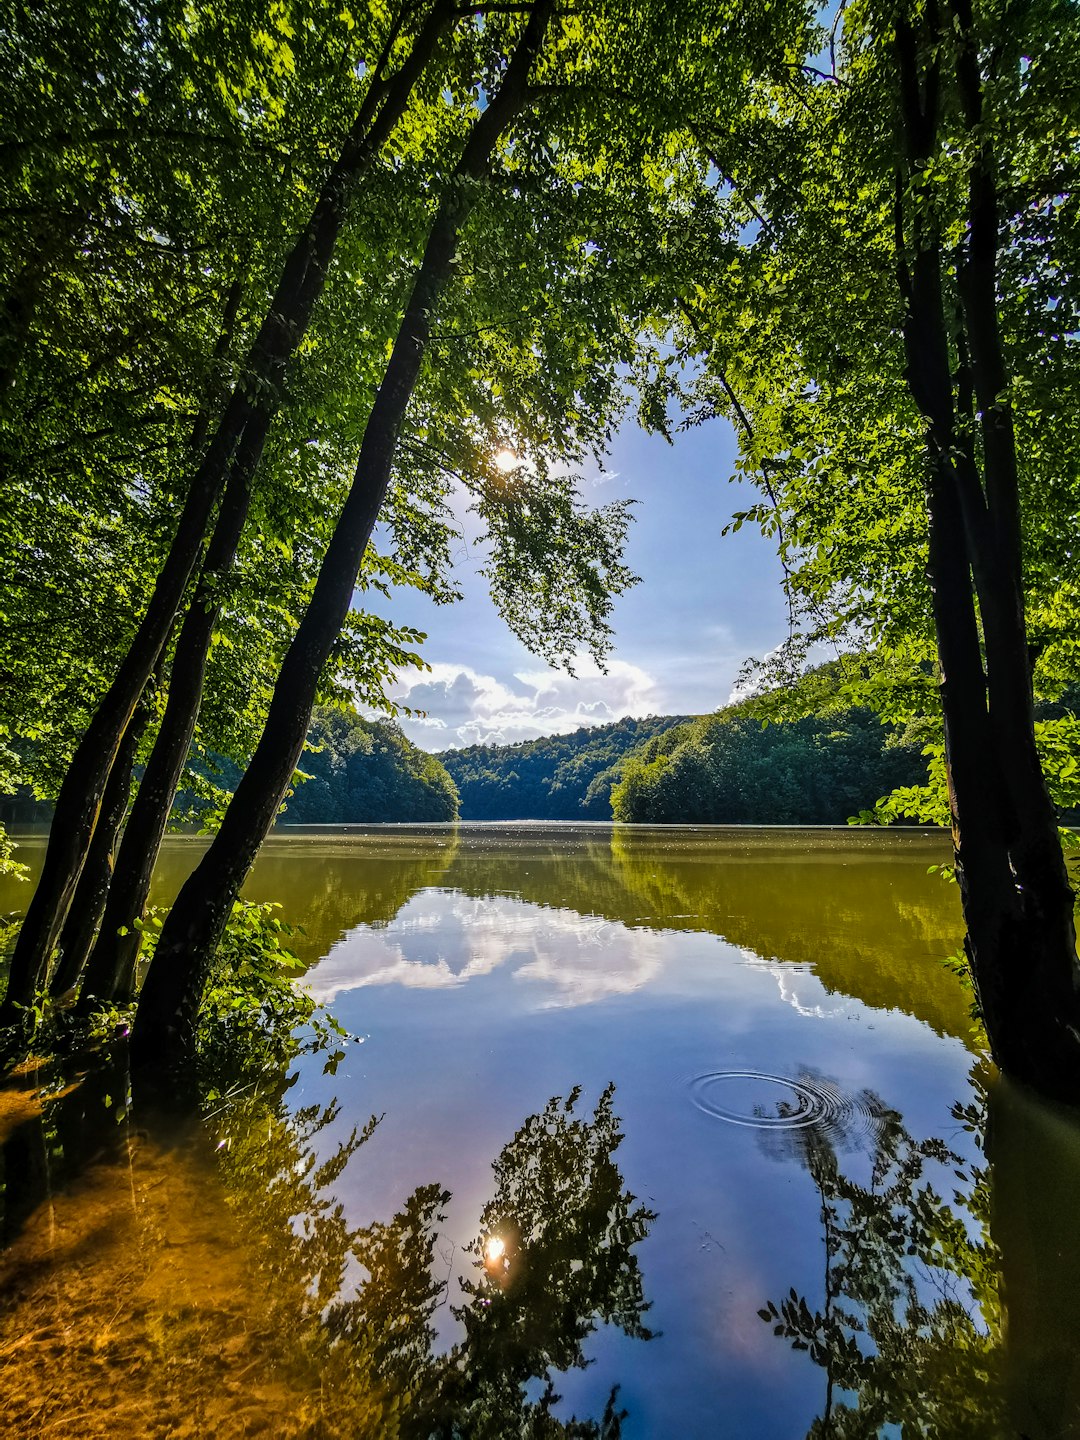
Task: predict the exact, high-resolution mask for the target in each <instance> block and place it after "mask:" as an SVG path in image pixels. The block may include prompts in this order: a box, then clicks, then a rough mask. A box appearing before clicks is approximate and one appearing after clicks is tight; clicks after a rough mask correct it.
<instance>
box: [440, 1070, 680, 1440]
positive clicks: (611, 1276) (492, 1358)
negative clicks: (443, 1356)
mask: <svg viewBox="0 0 1080 1440" xmlns="http://www.w3.org/2000/svg"><path fill="white" fill-rule="evenodd" d="M614 1093H615V1087H614V1086H613V1085H609V1086H608V1088H607V1089H606V1090H605V1091H604V1093H603V1094H602V1095H601V1097H600V1100H599V1102H598V1103H597V1106H596V1110H595V1112H594V1114H593V1117H592V1119H591V1120H583V1119H578V1118H575V1117H574V1113H573V1112H574V1106H575V1105H576V1103H577V1101H578V1099H579V1096H580V1091H579V1090H577V1089H575V1090H574V1091H572V1092H571V1094H570V1095H569V1096H568V1097H567V1099H566V1100H565V1101H559V1100H556V1099H552V1100H550V1101H549V1102H548V1104H547V1105H546V1106H545V1108H544V1110H543V1111H542V1112H541V1113H540V1114H538V1115H531V1116H530V1117H529V1118H528V1119H527V1120H526V1121H525V1123H524V1124H523V1125H522V1127H521V1128H520V1130H519V1131H518V1132H517V1134H516V1135H515V1136H514V1138H513V1140H511V1141H510V1143H509V1144H508V1145H507V1146H506V1147H505V1148H504V1150H503V1152H502V1154H501V1155H500V1156H499V1158H498V1159H497V1160H496V1161H495V1165H494V1171H495V1179H496V1183H497V1188H496V1191H495V1194H494V1196H493V1197H492V1198H491V1199H490V1200H489V1201H488V1203H487V1205H486V1206H485V1207H484V1210H483V1213H482V1215H481V1217H480V1226H481V1235H480V1237H479V1238H478V1239H477V1240H476V1241H474V1243H473V1245H472V1247H471V1250H472V1254H473V1255H474V1256H475V1266H476V1269H477V1271H478V1272H479V1274H478V1277H477V1278H476V1279H475V1280H463V1281H462V1290H463V1292H464V1294H465V1296H466V1297H467V1300H466V1303H465V1304H464V1305H461V1306H457V1307H455V1309H454V1312H453V1313H454V1315H455V1317H456V1318H457V1319H458V1320H459V1321H461V1323H462V1324H463V1325H464V1327H465V1338H464V1340H463V1341H461V1342H460V1344H458V1345H456V1346H455V1347H454V1349H453V1351H452V1352H451V1354H450V1356H449V1357H448V1369H447V1378H446V1382H445V1383H444V1385H443V1387H442V1390H443V1393H442V1396H441V1400H440V1417H439V1420H440V1423H439V1424H438V1426H437V1427H436V1429H435V1430H434V1432H433V1433H435V1434H437V1435H439V1436H446V1437H451V1436H465V1435H467V1436H470V1437H472V1436H475V1437H478V1440H479V1437H483V1436H493V1437H495V1436H500V1435H506V1434H516V1433H521V1434H532V1433H534V1429H533V1427H534V1426H535V1425H539V1424H540V1419H541V1417H544V1418H543V1424H542V1425H540V1428H539V1429H538V1430H536V1431H535V1433H538V1434H552V1435H554V1434H560V1433H568V1434H575V1435H578V1434H580V1435H593V1434H614V1433H617V1417H616V1416H615V1415H614V1413H613V1404H612V1403H611V1402H609V1407H608V1415H607V1417H606V1419H605V1422H604V1423H603V1428H602V1429H601V1430H600V1431H597V1430H596V1429H595V1427H586V1428H581V1427H580V1426H578V1427H577V1428H575V1429H573V1430H571V1431H565V1432H564V1431H562V1430H561V1429H559V1428H556V1425H555V1422H554V1420H552V1419H551V1417H550V1415H549V1414H548V1409H549V1407H550V1405H551V1404H552V1403H553V1402H554V1399H555V1398H556V1397H555V1395H554V1393H553V1391H552V1388H551V1371H552V1370H569V1369H571V1368H581V1367H583V1366H584V1365H585V1363H586V1362H585V1356H584V1351H583V1343H584V1341H585V1339H586V1338H587V1337H588V1336H589V1335H590V1334H591V1333H592V1332H593V1330H594V1329H595V1328H596V1324H597V1321H598V1320H601V1321H604V1322H605V1323H609V1324H616V1325H618V1326H619V1328H620V1329H621V1330H623V1331H624V1333H626V1334H627V1335H633V1336H637V1337H639V1338H641V1339H646V1340H647V1339H649V1338H651V1337H650V1332H649V1331H648V1330H647V1329H646V1328H645V1326H644V1325H643V1324H642V1318H641V1317H642V1315H643V1314H644V1312H645V1310H646V1309H647V1306H646V1302H645V1297H644V1292H643V1288H642V1280H641V1272H640V1270H639V1269H638V1264H637V1260H636V1258H635V1257H634V1256H633V1255H632V1254H631V1247H632V1246H634V1245H637V1244H638V1243H639V1242H640V1241H641V1240H643V1239H644V1238H645V1235H646V1234H647V1232H648V1227H649V1224H650V1223H651V1221H652V1220H654V1219H655V1216H654V1215H653V1214H652V1212H651V1211H649V1210H647V1209H646V1208H645V1207H644V1206H643V1205H638V1206H635V1204H634V1200H635V1197H634V1196H633V1195H631V1194H630V1193H629V1192H627V1191H626V1190H624V1189H623V1181H622V1175H621V1174H620V1173H619V1169H618V1167H617V1166H616V1164H615V1162H614V1160H613V1158H612V1156H613V1154H614V1151H615V1149H616V1147H617V1146H618V1144H619V1142H620V1141H621V1140H622V1136H621V1135H620V1133H619V1129H618V1120H617V1118H616V1117H615V1115H614V1113H613V1111H612V1102H613V1099H614ZM493 1242H494V1246H493ZM533 1378H542V1379H543V1380H544V1381H545V1382H546V1386H547V1389H546V1391H545V1394H544V1396H543V1397H542V1398H541V1400H540V1402H539V1403H538V1404H532V1403H530V1402H529V1401H527V1400H526V1398H525V1386H526V1383H527V1382H528V1381H529V1380H530V1379H533ZM612 1427H615V1428H612Z"/></svg>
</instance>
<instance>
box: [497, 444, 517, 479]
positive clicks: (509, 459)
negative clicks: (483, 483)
mask: <svg viewBox="0 0 1080 1440" xmlns="http://www.w3.org/2000/svg"><path fill="white" fill-rule="evenodd" d="M495 464H496V466H497V468H498V469H500V470H501V471H502V472H503V474H504V475H508V474H509V473H510V471H511V470H516V469H517V467H518V466H519V465H520V464H521V459H520V457H519V456H517V455H515V454H514V452H513V451H512V450H500V451H499V453H498V454H497V455H496V456H495Z"/></svg>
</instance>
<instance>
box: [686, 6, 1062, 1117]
mask: <svg viewBox="0 0 1080 1440" xmlns="http://www.w3.org/2000/svg"><path fill="white" fill-rule="evenodd" d="M1076 23H1077V20H1076V14H1075V11H1074V10H1073V9H1072V8H1071V7H1068V6H1057V5H1053V4H1051V5H1048V6H1045V7H1029V8H1028V9H1025V10H1024V11H1023V13H1022V14H1021V13H1020V12H1017V11H1015V10H1014V9H1012V8H1011V7H1010V8H1009V9H1008V10H1007V11H1006V9H1005V8H1004V7H999V6H997V5H994V4H986V5H980V6H978V7H977V8H976V9H972V7H971V6H970V5H969V4H966V3H964V0H956V3H949V4H947V5H943V6H939V5H938V4H936V3H934V0H931V3H927V4H924V5H920V6H919V7H917V9H916V10H914V11H909V10H908V8H907V7H894V6H891V5H887V4H886V5H876V4H861V5H857V6H847V7H845V8H844V9H843V10H842V11H841V12H840V13H839V14H838V16H837V24H836V27H835V29H834V31H833V34H832V37H831V50H830V37H829V35H828V34H827V33H826V34H824V35H823V36H822V37H821V41H820V44H821V47H822V49H823V50H824V52H825V53H826V54H829V55H831V57H832V59H831V61H830V64H834V65H835V68H826V69H822V67H821V66H820V65H803V66H793V67H792V70H791V73H789V74H788V75H787V76H785V77H782V78H781V79H778V80H770V81H768V82H763V83H761V84H760V85H759V86H758V87H756V94H754V96H753V98H752V101H751V104H750V105H749V106H748V108H747V111H746V112H745V115H744V119H743V125H744V130H743V133H744V136H745V137H746V139H747V142H748V144H747V147H746V150H745V151H744V154H743V155H742V157H740V158H738V159H737V160H736V162H735V163H734V164H733V167H732V170H731V174H732V177H733V180H732V187H733V188H732V191H731V198H730V204H731V214H732V216H733V218H734V217H741V218H742V222H743V225H744V230H743V244H742V247H741V252H740V253H739V254H738V255H737V256H736V257H733V259H732V262H731V264H730V266H729V269H728V271H727V273H726V275H725V276H724V277H723V279H722V281H718V282H717V283H716V284H715V285H713V284H710V285H709V286H705V285H702V286H701V288H700V289H699V290H698V291H695V292H692V293H688V294H687V295H686V296H685V297H684V299H685V309H686V313H687V316H688V318H687V320H686V334H687V336H688V343H689V344H690V345H691V346H693V347H697V349H698V352H699V353H702V354H703V355H705V356H706V360H705V366H706V369H707V371H708V378H707V380H706V381H705V383H704V384H703V385H702V386H700V387H699V389H698V397H699V402H700V405H701V408H700V410H699V411H698V412H697V417H698V418H704V417H705V416H706V415H708V414H712V413H717V412H718V411H722V412H723V413H726V414H729V415H730V416H731V417H732V418H733V419H734V420H735V422H736V424H737V425H738V426H739V428H740V432H741V441H742V448H743V461H742V466H743V468H744V469H745V470H746V471H747V472H748V473H751V474H754V475H755V476H756V477H757V479H758V482H759V484H760V486H761V488H762V491H763V499H762V502H761V504H760V505H759V506H756V507H753V509H752V510H751V511H749V512H746V513H744V514H743V515H741V516H739V517H737V518H736V523H737V524H738V523H742V522H743V521H745V520H755V521H757V522H758V523H760V524H762V525H763V526H764V528H765V529H766V530H767V531H768V532H769V533H772V534H774V535H775V536H776V537H777V538H778V540H779V542H780V545H781V551H782V555H783V556H784V559H785V563H786V565H787V567H788V583H789V593H790V594H791V596H792V600H793V604H794V606H795V615H794V619H795V621H796V623H797V624H799V625H801V639H802V642H803V644H804V646H805V644H806V643H807V642H808V641H811V640H813V639H818V638H831V639H833V640H834V641H837V642H846V643H847V644H848V645H849V646H850V645H851V644H852V643H854V644H855V646H856V647H857V648H858V650H859V652H860V654H859V656H858V658H857V662H856V663H855V664H852V665H851V666H850V674H851V684H850V686H849V688H848V693H849V695H850V697H851V698H852V699H853V700H857V699H859V698H860V697H866V696H872V697H874V699H875V702H876V703H877V705H878V706H879V707H880V708H882V709H884V710H885V712H886V713H891V714H893V715H894V716H896V717H902V716H903V715H904V714H905V713H906V714H910V713H911V711H912V709H917V708H922V709H924V711H929V712H930V713H933V712H934V711H935V710H937V711H938V713H940V715H941V717H942V721H943V725H944V747H945V748H944V755H945V767H944V768H945V773H946V776H947V782H948V804H949V812H950V818H951V823H952V827H953V837H954V845H955V849H956V860H957V868H956V873H957V878H958V880H959V882H960V893H961V897H962V900H963V905H964V915H965V921H966V925H967V932H968V933H967V941H966V948H967V954H968V960H969V964H970V968H971V972H972V976H973V979H974V982H975V985H976V989H977V992H978V996H979V1001H980V1005H981V1008H982V1012H983V1017H984V1020H985V1023H986V1027H987V1033H988V1036H989V1039H990V1045H991V1049H992V1051H993V1054H994V1057H995V1059H996V1060H997V1061H998V1063H999V1064H1000V1065H1001V1066H1002V1068H1004V1069H1005V1070H1007V1071H1008V1072H1009V1073H1010V1074H1011V1075H1013V1076H1014V1077H1016V1078H1017V1079H1020V1080H1023V1081H1025V1082H1026V1083H1028V1084H1030V1085H1032V1086H1034V1087H1036V1088H1037V1089H1039V1090H1041V1091H1042V1092H1043V1093H1046V1094H1051V1095H1056V1096H1058V1097H1060V1098H1064V1099H1071V1100H1074V1101H1075V1099H1076V1098H1077V1096H1078V1094H1080V969H1078V966H1077V958H1076V947H1075V935H1074V930H1073V895H1072V891H1071V888H1070V886H1069V883H1068V878H1067V875H1066V870H1065V864H1064V860H1063V857H1062V850H1061V845H1060V841H1059V837H1058V833H1057V821H1056V816H1055V813H1054V807H1053V805H1052V803H1051V800H1050V797H1049V795H1048V791H1047V785H1046V782H1045V779H1044V775H1043V772H1042V768H1041V765H1040V758H1039V752H1038V745H1037V741H1036V733H1035V722H1034V709H1033V678H1032V657H1033V655H1034V656H1035V658H1036V662H1037V666H1038V679H1039V682H1040V683H1041V684H1043V685H1045V686H1047V687H1048V688H1049V690H1050V692H1051V693H1055V691H1056V690H1059V689H1060V686H1061V682H1062V671H1063V670H1064V669H1066V668H1067V660H1066V658H1065V657H1066V656H1067V655H1068V654H1069V653H1070V651H1071V645H1072V639H1071V637H1072V635H1073V634H1074V633H1075V623H1076V610H1075V599H1074V597H1075V594H1076V577H1075V573H1074V569H1075V567H1074V562H1073V561H1072V560H1071V558H1070V557H1069V556H1066V555H1065V554H1064V553H1063V551H1062V548H1061V536H1062V535H1063V534H1065V533H1068V532H1069V531H1070V530H1071V528H1072V527H1073V526H1074V525H1075V517H1076V514H1077V500H1078V497H1077V493H1076V486H1075V479H1076V475H1075V464H1074V463H1073V462H1072V461H1070V460H1069V459H1068V457H1067V453H1066V450H1065V449H1064V448H1063V446H1062V441H1063V440H1064V438H1065V437H1072V436H1073V434H1074V431H1073V426H1074V423H1075V408H1076V407H1075V401H1074V396H1075V367H1076V346H1075V333H1074V330H1073V331H1071V330H1070V328H1069V327H1070V324H1071V321H1070V318H1069V317H1070V316H1071V314H1072V313H1073V309H1074V306H1075V295H1074V292H1073V282H1072V281H1071V278H1070V277H1071V274H1072V273H1073V272H1072V268H1071V267H1072V261H1073V259H1074V258H1075V233H1074V232H1075V219H1074V217H1073V213H1072V212H1073V207H1072V205H1071V202H1070V196H1071V194H1072V187H1073V185H1074V183H1075V172H1076V154H1075V146H1074V144H1073V140H1072V138H1071V137H1073V136H1074V135H1075V128H1076V124H1077V117H1076V111H1075V95H1074V92H1073V90H1072V88H1071V86H1070V85H1069V84H1067V83H1065V80H1066V76H1067V74H1068V73H1069V67H1070V66H1071V63H1072V62H1071V58H1070V57H1071V55H1072V53H1073V47H1074V46H1075V44H1076V40H1077V32H1076ZM1059 297H1060V306H1061V311H1062V313H1061V316H1060V317H1059V316H1058V313H1057V312H1058V303H1059ZM1044 434H1052V435H1053V437H1054V438H1053V439H1052V440H1048V441H1044V440H1043V438H1042V437H1043V435H1044ZM923 571H925V574H923V573H922V572H923ZM931 657H932V659H933V664H932V665H931V664H928V663H927V662H928V661H929V660H931ZM1045 748H1046V747H1044V753H1045Z"/></svg>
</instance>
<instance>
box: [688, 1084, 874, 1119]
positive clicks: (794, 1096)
mask: <svg viewBox="0 0 1080 1440" xmlns="http://www.w3.org/2000/svg"><path fill="white" fill-rule="evenodd" d="M731 1082H741V1083H742V1084H745V1083H746V1082H751V1083H756V1084H758V1085H761V1086H762V1087H764V1088H766V1089H778V1090H780V1091H782V1092H785V1093H784V1094H783V1095H781V1096H780V1097H775V1098H773V1099H772V1101H771V1105H772V1113H769V1112H768V1111H767V1109H766V1106H765V1105H755V1106H754V1107H753V1109H752V1110H751V1111H750V1113H747V1112H746V1110H745V1109H736V1108H732V1107H731V1106H730V1105H726V1104H724V1103H723V1096H722V1092H723V1091H724V1089H726V1088H729V1087H730V1085H731ZM690 1094H691V1098H692V1100H693V1102H694V1104H695V1105H696V1106H697V1108H698V1109H699V1110H701V1111H703V1112H704V1113H705V1114H706V1115H712V1116H713V1117H714V1118H715V1119H717V1120H726V1121H728V1123H729V1124H731V1125H749V1126H752V1127H753V1128H755V1129H759V1130H797V1129H801V1128H803V1127H805V1126H809V1125H822V1126H826V1127H830V1128H831V1127H832V1126H834V1125H836V1124H837V1122H843V1120H844V1119H845V1118H846V1116H847V1115H848V1114H849V1113H850V1110H851V1102H850V1100H848V1099H847V1098H846V1097H845V1096H844V1095H842V1094H841V1093H840V1092H839V1091H836V1090H834V1089H832V1087H831V1086H829V1085H826V1084H823V1083H822V1082H821V1081H819V1080H817V1079H816V1078H815V1079H813V1080H810V1079H806V1078H804V1079H801V1080H791V1079H789V1078H788V1077H787V1076H785V1075H769V1074H767V1073H766V1072H764V1071H760V1070H716V1071H713V1072H712V1073H711V1074H708V1075H699V1076H697V1078H696V1079H694V1080H692V1081H691V1082H690Z"/></svg>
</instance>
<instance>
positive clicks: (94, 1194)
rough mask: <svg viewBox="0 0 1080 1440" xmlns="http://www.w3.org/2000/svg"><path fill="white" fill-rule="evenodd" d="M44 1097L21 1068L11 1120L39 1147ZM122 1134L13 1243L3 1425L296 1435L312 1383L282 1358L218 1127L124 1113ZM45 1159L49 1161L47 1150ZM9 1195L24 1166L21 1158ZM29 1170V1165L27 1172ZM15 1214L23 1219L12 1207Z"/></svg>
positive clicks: (2, 1110) (3, 1255)
mask: <svg viewBox="0 0 1080 1440" xmlns="http://www.w3.org/2000/svg"><path fill="white" fill-rule="evenodd" d="M40 1109H41V1102H40V1100H39V1099H38V1098H37V1094H36V1092H35V1090H34V1089H33V1088H26V1087H25V1086H24V1085H22V1084H20V1082H19V1079H18V1077H13V1080H12V1083H10V1084H9V1085H8V1086H6V1087H4V1091H3V1093H2V1095H0V1129H2V1130H3V1131H5V1132H6V1134H7V1138H8V1139H9V1140H10V1138H11V1136H12V1135H13V1134H14V1132H15V1130H16V1128H17V1127H18V1126H19V1124H20V1122H21V1123H22V1124H23V1126H24V1127H25V1128H26V1129H27V1130H28V1131H29V1132H30V1133H29V1135H28V1136H27V1146H26V1147H24V1148H23V1150H20V1149H18V1148H16V1149H15V1150H14V1153H12V1147H11V1146H10V1145H9V1147H8V1154H7V1157H6V1164H7V1165H14V1164H15V1163H19V1164H21V1165H22V1164H29V1165H30V1166H31V1167H32V1166H33V1163H34V1157H33V1155H32V1154H30V1155H27V1153H26V1152H27V1149H28V1148H29V1147H33V1146H34V1145H37V1146H38V1147H47V1146H48V1144H49V1131H48V1127H47V1125H46V1126H44V1127H42V1126H41V1125H40V1124H38V1125H35V1124H34V1118H35V1115H36V1114H38V1113H40ZM119 1130H120V1133H118V1134H117V1135H116V1136H115V1137H114V1140H113V1143H112V1144H107V1145H105V1146H104V1147H103V1148H102V1150H101V1152H100V1154H99V1155H98V1156H97V1157H96V1158H94V1159H92V1160H91V1161H90V1163H89V1164H88V1165H87V1166H86V1167H85V1168H83V1169H81V1171H80V1173H79V1174H77V1175H76V1176H75V1177H74V1178H72V1179H71V1180H70V1181H69V1182H67V1183H61V1186H60V1188H57V1189H54V1190H52V1191H51V1192H48V1191H47V1192H46V1193H45V1195H44V1197H43V1198H41V1199H40V1200H39V1201H38V1203H37V1204H36V1206H35V1207H34V1208H33V1209H32V1210H31V1211H30V1212H29V1213H28V1214H26V1215H25V1217H24V1218H23V1219H22V1222H21V1224H20V1225H18V1228H17V1229H16V1232H15V1233H14V1234H13V1236H12V1239H11V1243H10V1245H9V1246H8V1248H7V1249H6V1250H4V1251H2V1252H0V1297H2V1298H0V1317H2V1325H0V1336H2V1338H0V1393H2V1394H3V1407H2V1408H3V1412H4V1420H3V1426H2V1428H3V1433H4V1434H5V1435H10V1436H13V1437H15V1436H18V1437H28V1440H29V1437H35V1440H37V1437H41V1440H60V1437H63V1440H84V1437H85V1440H96V1437H99V1436H101V1437H105V1436H108V1437H111V1440H121V1437H129V1436H130V1437H139V1440H143V1437H166V1436H168V1437H209V1436H212V1437H215V1440H217V1437H221V1440H230V1437H239V1436H248V1435H274V1436H290V1435H296V1434H298V1433H301V1432H302V1431H303V1429H304V1428H305V1424H304V1417H305V1412H307V1411H308V1405H307V1403H306V1397H305V1394H304V1393H303V1391H302V1390H301V1389H300V1388H299V1387H298V1386H297V1383H296V1381H295V1378H290V1377H289V1376H288V1375H287V1374H286V1373H285V1370H284V1368H283V1367H282V1366H281V1365H280V1364H278V1363H276V1362H277V1358H278V1357H277V1353H276V1352H278V1350H279V1337H278V1336H276V1335H275V1334H273V1333H272V1332H271V1330H270V1328H269V1325H268V1316H269V1306H268V1305H267V1303H266V1297H265V1295H264V1294H263V1293H262V1292H261V1286H260V1282H259V1281H258V1279H257V1278H253V1277H256V1276H257V1268H258V1267H257V1265H256V1264H255V1263H254V1257H253V1256H252V1255H251V1254H249V1253H248V1248H247V1247H246V1246H245V1244H244V1241H243V1237H242V1236H241V1235H240V1234H238V1232H237V1225H236V1221H235V1219H234V1217H233V1215H232V1214H231V1213H230V1210H229V1206H228V1204H227V1203H226V1199H225V1195H224V1192H223V1189H222V1186H221V1183H220V1179H219V1177H218V1175H217V1173H216V1167H215V1166H214V1164H213V1160H212V1157H211V1156H210V1155H209V1154H207V1153H206V1142H205V1138H204V1137H202V1136H200V1135H199V1134H198V1133H197V1132H196V1133H192V1134H188V1135H187V1136H181V1137H177V1138H176V1139H175V1140H174V1141H173V1142H172V1143H169V1142H166V1141H163V1140H162V1139H159V1138H157V1137H154V1136H151V1135H150V1134H148V1133H146V1132H145V1131H139V1130H135V1129H125V1128H124V1127H119ZM40 1161H41V1164H42V1166H43V1167H47V1161H48V1156H47V1155H45V1154H42V1155H41V1156H40ZM5 1178H6V1179H7V1180H8V1182H9V1184H8V1190H9V1196H8V1198H9V1200H10V1190H11V1186H12V1185H13V1184H14V1183H15V1181H16V1178H17V1177H16V1176H15V1175H13V1174H12V1173H11V1171H10V1170H9V1171H8V1173H7V1174H6V1176H5ZM18 1178H20V1179H21V1178H24V1177H18ZM7 1219H8V1221H9V1224H10V1222H11V1213H10V1208H9V1211H8V1216H7Z"/></svg>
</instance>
